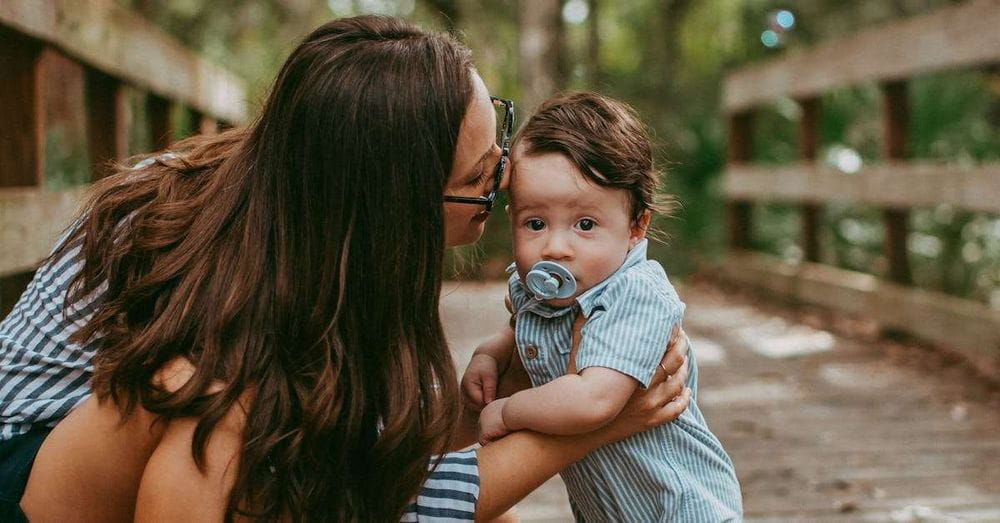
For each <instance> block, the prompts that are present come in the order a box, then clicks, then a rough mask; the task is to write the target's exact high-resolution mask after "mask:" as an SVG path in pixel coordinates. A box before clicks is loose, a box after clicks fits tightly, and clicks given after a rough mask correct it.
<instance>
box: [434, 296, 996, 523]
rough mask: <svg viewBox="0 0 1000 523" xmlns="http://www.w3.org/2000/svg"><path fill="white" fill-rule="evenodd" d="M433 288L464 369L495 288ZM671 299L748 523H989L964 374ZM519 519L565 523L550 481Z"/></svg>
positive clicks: (991, 484)
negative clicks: (680, 308)
mask: <svg viewBox="0 0 1000 523" xmlns="http://www.w3.org/2000/svg"><path fill="white" fill-rule="evenodd" d="M445 287H446V288H445V297H444V298H443V300H442V312H443V316H444V318H445V328H446V332H447V334H448V336H449V340H450V342H451V344H452V349H453V351H454V353H455V356H456V360H457V361H456V364H458V365H459V366H460V370H464V366H465V363H466V362H467V361H468V357H469V355H470V353H471V351H472V349H473V348H474V347H475V345H476V344H477V343H478V342H479V341H480V340H482V339H483V338H485V337H486V336H488V335H489V334H490V333H491V332H492V330H493V329H495V328H496V327H497V326H499V325H502V323H503V321H505V315H504V311H503V306H502V296H503V292H504V286H503V285H502V284H495V283H493V284H472V283H462V284H457V283H449V284H447V285H446V286H445ZM681 296H682V298H683V299H684V300H685V301H686V302H687V304H688V310H687V317H686V319H685V329H686V330H687V332H688V334H689V336H690V337H691V338H692V339H694V340H695V341H694V342H693V345H694V349H693V350H694V351H695V354H696V358H697V359H698V363H699V389H700V390H699V404H700V406H701V408H702V410H703V412H704V413H705V416H706V418H707V419H708V421H709V424H710V426H711V428H712V430H713V431H714V432H715V433H716V434H717V435H718V436H719V438H720V439H721V440H722V442H723V444H724V445H725V446H726V448H727V450H728V451H729V453H730V455H731V456H732V458H733V461H734V463H735V464H736V470H737V474H738V475H739V477H740V481H741V485H742V487H743V492H744V507H745V511H746V516H747V521H789V520H798V521H802V520H808V521H886V520H900V521H907V520H911V521H919V520H921V519H920V518H924V520H943V519H948V518H958V519H963V520H969V521H1000V474H998V473H997V472H996V471H997V470H998V468H1000V410H998V409H997V408H996V407H997V405H996V403H995V402H996V399H995V394H996V393H995V392H993V389H991V388H990V386H989V385H988V384H985V383H984V382H982V381H978V380H977V379H976V378H973V377H971V376H967V375H966V371H967V369H963V368H961V367H944V368H935V367H933V366H932V365H928V364H927V362H926V361H924V360H927V359H931V356H930V355H925V354H923V353H920V352H917V353H907V352H905V351H903V352H899V351H892V350H887V349H886V348H885V347H883V346H882V345H880V344H879V343H874V342H863V341H858V340H855V339H846V338H843V337H841V336H838V335H836V334H834V333H832V332H826V331H823V330H821V329H817V328H814V327H808V326H805V325H802V324H800V323H797V322H795V321H794V320H792V319H788V317H780V316H779V315H775V314H773V313H772V312H773V311H770V309H769V311H763V310H760V309H758V308H756V307H755V306H754V305H753V304H751V303H747V302H741V301H739V300H737V299H736V298H732V297H730V296H727V295H725V294H723V293H721V292H714V291H713V290H712V289H707V290H706V289H705V288H702V287H699V288H690V289H681ZM789 316H790V315H789ZM817 340H819V342H822V343H818V342H817ZM797 344H798V346H799V347H798V348H801V349H802V350H801V351H800V352H798V353H797V352H796V350H795V349H796V347H797ZM817 344H818V345H820V346H823V347H825V348H823V347H821V348H820V349H817V348H816V347H813V346H812V345H817ZM772 345H781V346H782V347H783V348H782V350H781V351H777V352H778V353H784V354H786V355H785V356H784V357H777V356H775V353H776V351H775V350H774V347H773V346H772ZM991 401H992V402H993V403H991ZM518 511H519V515H520V517H521V518H522V520H525V521H572V517H571V515H570V513H569V508H568V505H567V504H566V501H565V494H564V492H563V487H562V485H561V483H560V481H559V480H558V478H556V479H553V480H552V481H550V482H548V483H547V484H546V485H545V486H543V487H542V488H541V489H539V490H538V491H536V492H535V493H534V494H532V495H531V496H529V498H528V499H527V500H525V501H524V502H522V503H521V504H519V505H518ZM908 518H909V519H908Z"/></svg>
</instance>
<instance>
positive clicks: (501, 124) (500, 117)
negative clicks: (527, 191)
mask: <svg viewBox="0 0 1000 523" xmlns="http://www.w3.org/2000/svg"><path fill="white" fill-rule="evenodd" d="M490 101H491V102H493V109H494V110H495V111H496V112H497V146H498V147H500V161H499V162H497V166H496V169H494V170H493V187H492V188H491V189H490V192H489V193H487V194H486V196H448V195H445V197H444V201H446V202H451V203H468V204H473V205H482V206H484V207H486V212H490V211H492V210H493V202H495V201H496V199H497V193H498V192H499V191H500V182H501V181H502V180H503V172H504V171H505V170H506V169H507V163H509V161H510V136H511V133H512V132H513V129H514V102H512V101H510V100H506V99H503V98H497V97H495V96H491V97H490Z"/></svg>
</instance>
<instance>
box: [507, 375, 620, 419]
mask: <svg viewBox="0 0 1000 523" xmlns="http://www.w3.org/2000/svg"><path fill="white" fill-rule="evenodd" d="M638 385H639V384H638V382H636V381H635V380H634V379H633V378H631V377H630V376H627V375H625V374H622V373H621V372H618V371H616V370H612V369H608V368H605V367H590V368H587V369H584V370H583V372H581V373H580V374H567V375H565V376H562V377H559V378H557V379H554V380H552V381H550V382H549V383H546V384H545V385H542V386H541V387H535V388H532V389H528V390H522V391H521V392H518V393H517V394H514V395H513V396H511V397H510V398H508V399H506V400H504V405H503V411H502V414H503V421H504V424H505V425H507V428H509V429H510V430H521V429H529V430H534V431H537V432H544V433H546V434H563V435H565V434H580V433H583V432H590V431H592V430H596V429H598V428H600V427H602V426H604V425H605V424H607V423H608V422H609V421H611V420H613V419H614V418H615V416H617V415H618V413H619V412H621V410H622V407H624V406H625V403H626V402H627V401H628V399H629V397H631V396H632V393H633V392H635V389H636V387H637V386H638Z"/></svg>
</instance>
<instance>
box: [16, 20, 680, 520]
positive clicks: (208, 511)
mask: <svg viewBox="0 0 1000 523" xmlns="http://www.w3.org/2000/svg"><path fill="white" fill-rule="evenodd" d="M495 117H496V114H495V111H494V105H493V102H492V101H491V100H490V98H489V95H488V93H487V91H486V88H485V86H484V85H483V83H482V80H481V79H480V78H479V76H478V74H476V72H475V70H474V68H473V66H472V64H471V62H470V58H469V52H468V51H467V50H466V49H465V48H464V47H462V46H461V45H460V44H458V43H456V42H455V41H453V40H451V39H450V38H448V37H446V36H443V35H435V34H428V33H425V32H423V31H420V30H419V29H416V28H414V27H412V26H410V25H408V24H405V23H403V22H401V21H398V20H394V19H390V18H382V17H359V18H353V19H344V20H338V21H334V22H331V23H328V24H326V25H324V26H322V27H320V28H319V29H317V30H316V31H315V32H313V33H312V34H311V35H309V36H308V37H307V38H306V39H305V40H304V41H303V42H302V44H300V45H299V47H298V48H297V49H296V50H295V51H293V53H292V54H291V56H290V57H289V58H288V60H287V61H286V63H285V64H284V66H283V67H282V70H281V72H280V73H279V75H278V78H277V80H276V83H275V85H274V87H273V89H272V91H271V94H270V97H269V98H268V100H267V102H266V104H265V105H264V107H263V109H262V111H261V115H260V117H259V118H258V119H257V120H256V121H255V122H254V123H253V124H252V125H250V126H249V127H248V128H247V129H245V130H235V131H230V132H228V133H225V134H222V135H220V136H217V137H199V138H196V139H192V140H189V141H187V142H184V143H181V144H178V146H177V147H176V149H175V152H174V153H173V154H168V155H160V156H159V157H157V159H156V160H155V161H152V162H148V163H146V164H144V165H143V166H142V167H139V168H136V169H132V170H130V169H123V170H122V172H119V173H118V174H117V175H116V176H113V177H111V178H109V179H107V180H104V181H102V182H100V183H98V184H96V185H95V187H94V191H95V193H94V196H93V198H92V199H91V201H90V203H89V205H88V206H87V207H86V209H85V211H84V212H83V214H82V216H81V218H80V219H79V220H78V222H77V223H76V225H75V226H74V228H72V229H71V231H70V233H69V234H68V236H67V237H66V238H65V239H64V240H63V241H61V243H60V246H59V247H58V248H57V249H56V251H55V252H54V253H53V255H52V256H51V258H50V259H49V260H48V262H47V263H46V264H44V265H43V267H41V268H40V269H39V271H38V274H37V275H36V279H35V281H34V282H33V283H32V285H31V286H29V289H28V290H27V291H26V293H25V295H24V296H23V297H22V300H21V302H19V304H18V305H17V306H16V307H15V311H14V312H13V313H12V314H11V316H10V317H9V318H8V319H7V320H6V321H5V322H4V324H3V325H2V327H0V343H3V344H4V345H3V354H4V360H3V368H2V373H0V383H2V387H3V390H4V393H5V394H7V396H6V397H4V398H2V399H3V403H2V404H0V414H3V416H4V417H3V432H0V434H3V435H4V438H5V439H6V440H7V441H5V442H4V444H3V445H4V446H3V448H2V449H0V456H10V457H11V458H12V459H8V458H4V459H2V460H0V463H2V465H3V467H4V468H6V467H8V465H11V466H12V467H13V469H12V470H11V471H10V472H8V473H6V475H7V477H6V478H5V480H7V479H9V478H12V477H13V478H15V479H16V478H21V477H22V476H25V477H26V476H27V475H28V474H29V473H30V477H26V481H27V484H26V486H25V485H24V483H23V481H22V482H21V483H20V484H18V482H17V481H13V482H12V484H13V486H11V487H10V490H9V491H8V493H7V496H6V497H7V499H8V501H12V502H14V507H13V508H12V509H11V510H14V509H16V508H17V507H16V502H17V501H18V499H20V505H21V507H23V509H24V512H25V513H26V514H27V516H28V517H29V518H30V519H32V520H39V521H45V520H59V521H65V520H74V521H86V520H94V521H109V520H128V519H132V517H133V515H134V516H135V518H136V519H143V520H200V519H212V520H218V519H222V518H226V519H232V518H235V517H251V518H254V519H266V520H276V519H291V520H295V521H300V520H323V521H327V520H338V521H339V520H362V521H369V520H371V521H386V520H393V519H399V518H400V516H401V515H403V516H404V517H408V518H412V517H417V516H419V515H421V514H423V513H426V511H427V510H429V509H425V508H423V507H421V506H420V504H419V503H417V504H416V505H414V504H412V501H413V500H414V496H415V495H416V494H417V493H418V492H419V491H420V488H421V485H422V484H423V483H424V482H425V481H427V479H428V471H427V467H428V462H429V460H430V457H431V456H432V455H439V454H442V453H445V452H446V451H447V450H448V449H449V448H453V447H455V445H457V444H460V443H462V442H461V441H457V439H458V437H457V436H455V434H456V432H457V431H455V430H454V427H455V426H456V424H457V423H456V422H457V421H458V419H459V415H460V412H459V411H460V402H459V400H458V397H459V396H458V392H457V382H456V377H455V374H454V369H453V367H452V361H451V358H450V354H449V352H448V349H447V345H446V342H445V338H444V335H443V333H442V328H441V322H440V318H439V316H438V297H439V294H440V290H441V272H442V256H443V251H444V248H445V247H446V246H452V245H460V244H463V243H471V242H474V241H476V240H477V239H478V238H479V236H480V235H481V234H482V230H483V222H484V221H485V218H486V216H487V215H488V212H489V208H490V207H491V206H492V201H493V198H495V194H496V191H497V190H498V189H499V188H500V186H501V183H502V182H501V180H502V176H503V171H504V165H505V163H506V159H505V154H506V151H503V150H501V148H500V147H499V146H498V145H497V143H496V124H495ZM495 165H496V166H497V167H496V168H494V166H495ZM483 195H487V196H483ZM66 290H68V293H67V292H64V291H66ZM64 298H65V300H66V301H65V302H63V299H64ZM63 307H65V313H66V314H65V315H60V314H58V313H57V312H53V311H58V310H59V309H60V308H63ZM69 333H72V334H71V335H70V336H69V338H68V339H67V335H68V334H69ZM678 345H679V350H678V351H671V352H678V353H679V354H683V352H684V351H685V350H686V346H684V344H683V343H680V344H678ZM91 361H92V364H93V376H92V379H90V378H91V376H90V370H91V369H90V363H91ZM661 366H662V367H663V369H664V370H663V374H664V375H663V376H661V377H659V378H658V380H657V382H658V383H661V385H660V386H657V387H651V391H650V392H649V393H647V394H645V395H642V396H637V397H636V398H634V399H633V402H632V404H631V405H630V407H629V408H627V409H626V411H625V412H624V413H623V414H622V416H620V417H619V419H618V420H616V422H614V423H612V424H611V425H609V426H608V427H606V428H605V429H603V430H601V431H598V432H595V433H592V434H588V435H585V436H581V437H575V438H565V437H552V436H543V435H538V434H531V433H524V434H515V435H512V436H510V437H508V438H505V439H503V440H501V441H500V442H498V443H496V444H494V445H491V446H490V447H487V448H485V449H482V450H481V451H479V452H478V454H477V455H471V454H470V455H467V456H464V455H463V456H462V457H459V458H458V462H460V463H462V464H463V466H466V470H467V471H468V472H469V475H471V476H472V479H470V480H469V482H470V484H472V483H477V484H478V487H477V488H478V489H480V490H479V492H480V494H479V496H478V500H476V499H473V500H472V501H471V504H469V505H467V506H468V507H474V510H475V511H476V517H478V518H488V517H495V516H497V515H499V514H501V513H502V512H503V511H504V510H506V508H507V507H509V506H511V505H512V504H513V503H514V502H516V501H517V500H518V499H520V497H523V496H524V495H525V494H526V493H527V492H530V491H531V490H532V489H533V488H535V487H536V486H537V485H538V484H540V483H541V482H542V481H544V480H545V479H546V478H548V477H549V476H551V475H553V474H554V473H556V472H557V471H558V470H560V469H561V468H563V467H565V466H567V465H569V464H570V463H572V462H573V461H575V460H577V459H579V458H580V457H582V456H583V455H584V454H585V453H586V452H588V451H590V450H592V449H594V448H596V447H598V446H600V445H602V444H605V443H608V442H610V441H614V440H617V439H621V438H623V437H626V436H628V435H630V434H633V433H635V432H638V431H639V430H642V429H644V428H647V427H649V426H651V425H653V424H658V423H663V422H666V421H667V420H669V419H672V418H673V417H675V416H676V415H677V414H679V412H680V411H681V410H683V407H684V406H685V405H686V401H687V396H686V395H685V396H683V397H682V398H681V399H680V400H678V401H676V402H674V403H669V404H668V403H667V402H668V400H669V399H670V398H672V397H673V396H676V395H677V394H679V393H680V392H681V385H680V384H682V383H683V377H684V372H685V370H684V368H683V366H682V358H681V357H676V356H675V357H673V358H668V359H665V361H664V363H663V365H661ZM667 373H673V374H676V375H677V376H675V378H673V379H671V380H669V381H667V382H664V381H663V380H664V379H665V377H666V376H665V375H666V374H667ZM88 379H90V384H89V385H88ZM89 387H92V390H93V392H94V393H95V394H93V395H92V396H91V395H89V393H90V390H91V389H90V388H89ZM81 402H82V404H80V403H81ZM77 404H80V405H79V407H76V405H77ZM70 411H72V412H71V413H70V414H69V415H68V416H67V413H68V412H70ZM53 424H55V428H54V429H53V430H52V431H51V433H48V432H47V429H45V428H44V427H45V426H46V425H49V426H51V425H53ZM11 442H13V444H10V443H11ZM39 447H40V448H39ZM35 449H38V450H37V457H36V458H35V460H34V463H33V464H32V463H31V457H32V456H33V455H34V451H35ZM475 458H478V459H475ZM442 466H443V465H442ZM477 473H478V474H479V477H480V478H481V479H476V477H475V474H477ZM19 488H23V489H24V490H23V497H22V496H21V493H20V492H19V491H18V490H19ZM11 493H13V494H11ZM469 510H470V511H471V510H472V508H470V509H469ZM452 515H455V514H452Z"/></svg>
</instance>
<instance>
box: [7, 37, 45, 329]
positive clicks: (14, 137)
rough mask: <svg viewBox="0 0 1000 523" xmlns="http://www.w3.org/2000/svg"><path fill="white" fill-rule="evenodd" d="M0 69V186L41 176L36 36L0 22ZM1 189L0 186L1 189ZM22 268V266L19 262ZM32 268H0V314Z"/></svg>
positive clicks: (39, 51) (39, 179)
mask: <svg viewBox="0 0 1000 523" xmlns="http://www.w3.org/2000/svg"><path fill="white" fill-rule="evenodd" d="M0 42H3V43H2V44H0V71H3V72H4V89H3V92H2V94H0V133H2V136H3V137H2V139H0V188H2V187H17V186H33V185H39V184H41V183H42V180H43V178H44V176H45V167H44V161H45V160H44V158H45V155H44V154H45V153H44V151H45V141H44V134H43V125H44V119H45V118H44V115H45V113H44V111H43V107H42V81H43V77H44V75H43V74H42V66H41V65H42V51H43V46H42V45H40V44H39V43H38V42H35V41H32V40H30V39H27V38H24V37H22V36H21V35H19V34H17V33H14V32H12V31H10V30H7V29H6V28H4V27H0ZM0 190H2V189H0ZM2 216H3V209H2V207H0V246H2V247H3V248H2V249H0V258H2V257H3V256H5V255H8V253H9V254H14V253H13V252H12V251H17V250H18V249H17V247H16V244H14V243H8V242H7V241H6V236H7V234H8V231H7V230H6V228H5V227H3V218H2ZM22 269H25V268H22ZM31 276H32V274H31V273H30V272H26V271H24V270H15V271H10V272H7V273H5V272H4V271H2V270H0V318H3V317H6V315H7V312H9V311H10V309H11V308H12V307H13V306H14V303H15V302H16V301H17V298H18V297H19V296H20V295H21V292H23V291H24V288H25V287H26V286H27V284H28V282H30V281H31Z"/></svg>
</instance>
